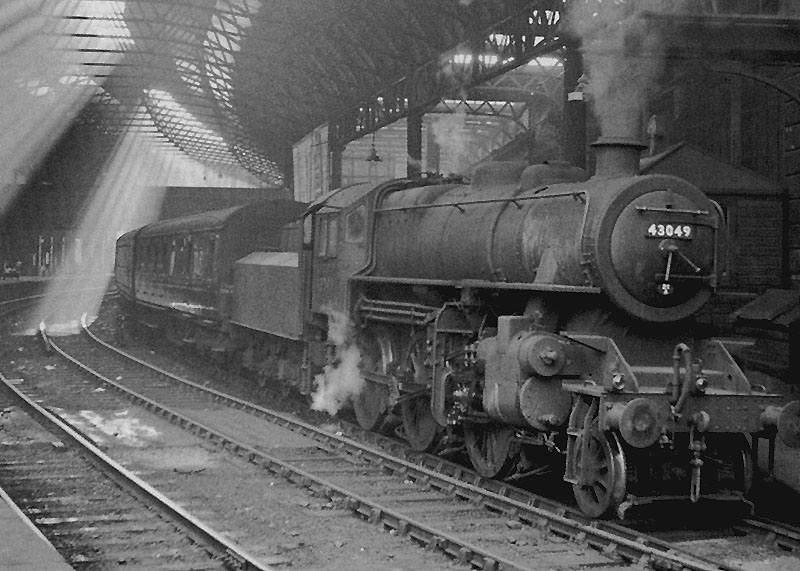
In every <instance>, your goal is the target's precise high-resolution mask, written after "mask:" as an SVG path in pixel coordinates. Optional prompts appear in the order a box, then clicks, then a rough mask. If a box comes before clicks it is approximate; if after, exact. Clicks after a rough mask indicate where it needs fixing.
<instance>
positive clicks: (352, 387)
mask: <svg viewBox="0 0 800 571" xmlns="http://www.w3.org/2000/svg"><path fill="white" fill-rule="evenodd" d="M327 313H328V318H329V327H328V339H329V340H330V341H332V342H333V343H334V345H335V347H336V354H337V357H338V358H337V360H336V361H335V363H334V364H333V365H326V366H325V370H324V372H323V373H322V374H320V375H317V377H316V378H315V379H314V385H315V390H314V394H313V402H312V404H311V408H313V409H314V410H324V411H326V412H327V413H328V414H330V415H331V416H333V415H334V414H336V413H337V412H339V410H340V409H341V408H342V406H344V404H345V403H346V402H347V400H348V399H350V398H353V397H355V396H356V395H358V394H359V393H360V392H361V390H362V389H363V388H364V383H365V382H366V381H365V380H364V378H363V377H362V376H361V372H360V371H359V368H358V366H359V363H361V352H360V351H359V349H358V347H357V346H356V345H355V344H354V343H352V341H351V337H350V334H349V333H350V327H349V321H348V319H347V316H346V315H344V314H342V313H339V312H336V311H333V310H328V311H327Z"/></svg>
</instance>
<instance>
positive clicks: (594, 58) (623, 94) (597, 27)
mask: <svg viewBox="0 0 800 571" xmlns="http://www.w3.org/2000/svg"><path fill="white" fill-rule="evenodd" d="M684 3H685V0H627V1H626V0H581V1H579V2H574V3H573V4H572V6H571V8H570V12H569V14H568V15H567V27H568V29H569V30H570V31H571V32H572V33H573V34H575V35H576V36H578V37H579V38H580V39H581V41H582V50H583V57H584V63H585V65H586V68H587V70H588V72H589V85H588V91H589V93H590V94H591V95H592V98H593V101H594V110H595V115H596V116H597V119H598V121H599V123H600V128H601V130H602V133H603V135H604V136H621V137H639V136H640V120H641V114H642V112H643V106H644V105H645V104H646V102H647V99H648V97H649V96H650V95H651V94H652V93H653V91H654V89H655V88H656V87H657V81H658V78H659V75H660V74H661V71H662V65H663V59H664V48H663V42H662V38H661V36H660V34H659V33H658V32H657V31H656V30H655V28H654V27H653V26H650V24H649V22H648V21H647V20H646V19H645V18H643V17H642V16H643V14H644V13H646V12H649V13H656V14H669V13H674V12H676V11H678V10H680V8H681V7H682V6H683V5H684Z"/></svg>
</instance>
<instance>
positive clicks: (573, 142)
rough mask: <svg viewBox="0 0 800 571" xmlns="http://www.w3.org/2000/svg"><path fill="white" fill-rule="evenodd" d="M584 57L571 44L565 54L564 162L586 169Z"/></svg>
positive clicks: (575, 46)
mask: <svg viewBox="0 0 800 571" xmlns="http://www.w3.org/2000/svg"><path fill="white" fill-rule="evenodd" d="M581 75H583V57H582V56H581V52H580V51H579V50H578V45H577V44H575V43H572V42H570V43H569V44H567V46H566V50H565V52H564V134H563V137H564V139H563V140H564V150H563V155H564V160H565V161H567V162H568V163H570V164H572V165H574V166H576V167H581V168H586V102H585V101H584V93H583V91H581V86H580V85H579V84H580V78H581Z"/></svg>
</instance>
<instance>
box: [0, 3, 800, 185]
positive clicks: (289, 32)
mask: <svg viewBox="0 0 800 571" xmlns="http://www.w3.org/2000/svg"><path fill="white" fill-rule="evenodd" d="M569 2H570V0H436V1H431V0H302V1H298V0H125V1H121V0H120V1H115V0H60V1H58V2H56V1H53V0H5V1H4V2H3V3H2V6H0V56H3V54H4V53H5V54H8V55H13V53H14V48H15V45H16V44H19V43H21V42H23V39H22V38H25V37H30V35H31V34H36V35H38V36H39V37H42V38H47V40H48V42H49V43H48V44H47V46H48V53H49V54H51V55H52V60H53V61H52V62H50V66H51V67H54V66H56V65H60V66H61V68H62V69H61V71H60V73H50V74H48V76H47V77H45V78H39V79H33V78H32V75H31V74H30V72H29V71H28V72H27V73H25V72H23V71H22V70H19V77H22V78H24V81H23V83H24V86H25V89H26V90H27V91H28V92H29V93H32V94H34V95H37V94H43V93H45V92H46V91H47V90H48V87H49V86H48V85H47V82H48V81H50V82H52V83H60V84H64V83H65V82H66V83H69V84H71V85H73V86H76V87H79V88H81V89H84V90H86V91H91V92H92V101H93V104H94V105H96V106H98V107H99V108H101V109H102V112H96V111H94V112H92V113H88V114H87V113H85V114H84V116H85V117H87V118H86V119H85V120H90V121H95V122H97V124H98V125H100V126H101V127H102V128H104V129H114V128H120V129H122V128H129V127H137V128H142V129H150V130H152V131H153V132H154V133H157V134H158V136H159V137H161V138H162V139H164V140H166V141H168V142H169V143H171V144H172V145H174V146H175V147H178V148H180V149H182V150H184V151H185V152H186V153H188V154H189V155H190V156H193V157H194V158H196V159H199V160H201V161H203V162H206V163H210V164H215V165H220V166H225V165H237V166H243V167H244V168H245V169H247V170H248V171H249V172H251V173H253V174H254V175H256V176H257V177H259V178H260V179H261V180H263V181H264V182H266V183H268V184H280V183H281V182H282V181H283V179H284V173H285V172H286V169H287V168H289V166H290V164H291V149H292V145H293V144H294V143H295V142H297V141H299V140H300V139H301V138H302V137H303V136H304V135H306V134H307V133H309V132H310V131H312V130H313V129H314V128H315V127H317V126H319V125H321V124H325V123H327V124H328V125H329V143H330V144H332V145H334V146H336V145H338V146H344V145H345V144H346V143H348V142H349V141H353V140H355V139H358V138H361V137H363V136H365V135H367V134H369V133H372V132H374V131H376V130H377V129H379V128H381V127H383V126H386V125H389V124H391V123H393V122H395V121H397V120H398V119H401V118H403V117H407V116H409V115H411V114H416V113H425V112H429V111H433V110H435V109H436V108H437V106H439V107H441V106H442V105H443V103H442V102H443V101H445V100H447V99H464V100H466V99H475V100H481V99H483V100H485V101H489V100H495V101H499V102H503V101H508V102H509V104H508V105H509V108H508V109H513V104H512V103H510V102H513V101H521V102H523V104H524V105H530V103H531V101H530V98H531V94H532V93H534V91H535V90H538V91H536V92H537V93H539V92H541V93H544V94H545V95H543V96H544V97H550V98H551V99H552V98H553V97H556V96H557V92H555V91H553V87H552V85H551V83H552V81H551V80H552V77H550V76H547V75H546V74H545V75H544V76H542V77H544V79H543V80H541V79H540V80H541V81H544V82H545V83H543V84H542V85H540V86H536V87H535V88H534V89H532V88H531V86H529V85H526V84H525V81H526V79H524V78H523V76H521V75H515V74H514V73H509V72H512V71H513V70H515V69H517V68H519V67H520V66H523V65H524V64H527V63H528V62H531V61H532V60H535V59H536V58H539V57H542V56H546V55H548V54H554V53H556V52H557V51H558V50H559V49H560V48H561V47H563V45H564V41H565V40H564V37H563V34H562V31H561V29H560V28H561V23H562V20H563V18H562V16H563V14H564V11H565V9H566V6H567V5H568V3H569ZM715 21H718V22H719V21H721V20H719V19H717V20H715ZM772 22H773V24H774V20H773V21H772ZM768 23H769V22H768V21H767V19H765V18H763V17H760V16H759V17H755V18H751V19H750V21H748V22H743V21H741V20H736V21H735V22H733V23H731V24H730V25H729V26H728V27H725V26H724V25H723V24H724V22H723V23H722V24H720V25H719V27H718V30H717V32H715V33H717V34H718V35H720V36H721V37H722V40H720V41H725V42H728V43H729V44H730V48H731V49H733V48H735V47H736V46H737V45H740V43H741V42H740V41H739V40H740V39H741V37H742V34H743V33H746V32H747V31H748V30H756V31H758V30H761V29H762V28H763V26H765V25H767V24H768ZM706 24H707V22H705V21H704V20H703V19H702V18H700V17H692V18H686V19H685V20H683V21H681V20H675V19H670V20H668V21H665V22H664V25H665V26H676V27H677V28H676V30H675V35H676V36H680V37H683V38H684V39H686V41H687V42H689V40H691V39H692V38H698V37H700V38H702V37H703V36H702V33H700V34H698V33H696V31H697V30H700V31H702V30H703V29H707V26H706ZM732 25H735V26H737V28H736V32H737V34H736V36H735V37H734V36H731V35H730V33H729V32H728V31H727V30H729V29H730V26H732ZM780 25H781V26H783V27H780V28H779V30H783V29H784V28H785V30H786V31H785V33H781V35H780V36H779V37H778V38H777V39H775V40H773V41H771V42H770V49H780V50H783V51H784V52H788V53H790V55H791V54H794V53H795V51H796V50H797V42H796V41H793V40H792V39H791V37H792V34H791V33H792V32H796V27H795V25H796V19H786V20H785V21H784V22H783V23H781V24H780ZM757 35H758V34H753V37H756V36H757ZM762 35H763V34H762ZM737 38H738V39H737ZM712 39H713V38H712ZM694 41H695V44H696V45H697V46H699V47H703V45H705V44H703V43H702V42H701V41H700V40H694ZM761 41H762V42H763V38H762V40H761ZM689 43H691V42H689ZM717 43H719V42H717ZM772 44H775V45H774V46H772ZM4 59H8V58H6V57H4ZM4 67H6V70H8V69H9V68H8V67H7V66H6V64H5V62H4ZM7 73H8V71H7ZM6 79H8V78H6ZM17 79H18V78H17ZM11 80H12V81H13V80H14V77H12V78H11ZM537 81H539V80H537ZM547 82H550V83H547ZM540 88H541V89H540ZM497 106H498V107H502V106H503V103H498V104H497ZM517 107H519V106H517ZM508 109H507V110H508Z"/></svg>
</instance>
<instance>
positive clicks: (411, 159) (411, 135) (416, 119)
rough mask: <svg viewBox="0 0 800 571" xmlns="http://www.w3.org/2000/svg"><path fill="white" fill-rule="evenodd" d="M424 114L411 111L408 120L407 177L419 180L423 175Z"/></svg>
mask: <svg viewBox="0 0 800 571" xmlns="http://www.w3.org/2000/svg"><path fill="white" fill-rule="evenodd" d="M423 115H424V114H423V113H422V112H419V111H411V112H409V114H408V118H407V120H406V151H407V153H408V158H407V159H406V160H407V165H408V166H407V169H406V176H407V177H408V178H418V177H419V176H420V175H421V174H422V117H423Z"/></svg>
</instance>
